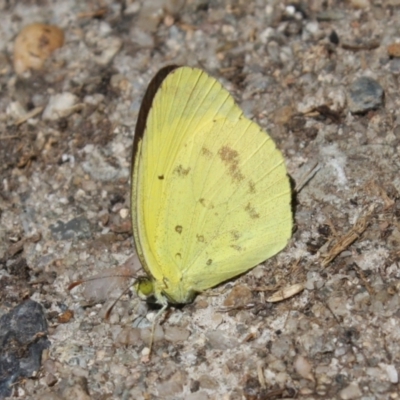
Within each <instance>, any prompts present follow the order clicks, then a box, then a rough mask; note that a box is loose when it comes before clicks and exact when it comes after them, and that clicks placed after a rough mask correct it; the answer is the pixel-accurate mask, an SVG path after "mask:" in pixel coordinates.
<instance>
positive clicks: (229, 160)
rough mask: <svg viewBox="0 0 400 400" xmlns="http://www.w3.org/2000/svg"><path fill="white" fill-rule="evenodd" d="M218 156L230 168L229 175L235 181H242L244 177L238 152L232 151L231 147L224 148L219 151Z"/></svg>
mask: <svg viewBox="0 0 400 400" xmlns="http://www.w3.org/2000/svg"><path fill="white" fill-rule="evenodd" d="M218 155H219V156H220V158H221V160H222V162H223V163H224V164H225V166H226V167H227V168H228V173H229V175H230V176H231V177H232V179H233V181H236V182H240V181H242V180H243V179H244V175H243V174H242V172H241V171H240V168H239V153H238V152H237V151H236V150H233V149H231V148H230V147H229V146H223V147H221V148H220V149H219V151H218Z"/></svg>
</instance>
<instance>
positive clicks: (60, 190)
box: [0, 0, 400, 400]
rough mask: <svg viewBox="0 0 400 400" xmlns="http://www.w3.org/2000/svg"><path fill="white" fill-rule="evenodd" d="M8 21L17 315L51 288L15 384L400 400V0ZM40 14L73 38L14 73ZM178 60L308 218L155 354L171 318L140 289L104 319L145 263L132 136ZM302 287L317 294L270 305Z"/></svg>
mask: <svg viewBox="0 0 400 400" xmlns="http://www.w3.org/2000/svg"><path fill="white" fill-rule="evenodd" d="M0 15H1V24H0V87H1V91H0V160H1V163H0V177H1V181H0V188H1V189H0V190H1V192H0V213H1V214H0V217H1V222H0V261H1V266H2V269H1V270H0V287H1V294H0V296H1V305H0V314H1V315H4V314H5V313H7V312H9V311H10V310H11V309H12V308H13V307H15V306H17V305H18V304H20V303H22V302H23V301H24V299H27V298H31V299H32V300H35V301H36V302H38V303H40V304H41V305H42V306H43V309H44V312H45V316H46V319H47V321H48V325H49V333H48V339H49V340H50V343H51V345H50V347H49V348H48V349H47V350H45V351H44V353H43V356H42V367H41V369H40V370H39V371H38V372H37V373H36V374H35V377H33V378H29V379H23V380H21V381H19V382H18V384H16V385H14V394H15V395H16V396H19V397H21V398H37V399H47V400H50V399H54V400H56V399H71V398H75V399H76V400H80V399H110V398H114V399H138V400H140V399H145V400H148V399H189V400H203V399H232V400H233V399H279V398H298V399H343V400H344V399H365V400H367V399H368V400H372V399H398V398H400V395H399V394H398V393H399V392H400V390H399V379H398V372H399V370H400V312H399V303H400V299H399V290H400V280H399V279H400V268H399V243H400V224H399V215H400V202H399V201H400V196H399V191H400V177H399V168H400V159H399V155H398V152H399V149H400V142H399V138H400V114H399V111H398V110H399V109H400V97H399V96H398V92H399V87H398V86H399V78H398V77H399V74H400V58H399V57H400V1H399V0H387V1H384V0H382V1H373V0H348V1H346V2H343V1H339V0H329V1H324V2H322V1H309V2H300V3H297V2H289V1H277V0H256V1H242V0H230V1H222V0H209V1H207V0H187V1H186V3H185V2H184V1H179V0H178V1H172V0H170V1H161V0H154V1H144V0H143V1H141V2H138V1H133V0H126V1H122V0H121V1H119V2H118V1H115V2H112V1H108V0H103V1H101V2H80V1H77V0H75V1H74V0H65V1H62V2H61V1H59V2H50V1H48V0H36V1H35V0H32V1H19V2H17V1H5V0H0ZM34 22H41V23H46V24H52V25H56V26H58V27H59V28H61V29H62V30H63V31H64V35H65V42H64V45H63V46H62V47H61V48H59V49H58V50H57V51H55V52H54V53H53V54H52V55H51V56H50V57H49V58H48V59H47V60H46V61H45V63H44V65H43V67H42V68H41V69H40V70H37V71H31V72H29V71H28V72H24V73H21V74H19V75H18V76H17V75H16V73H15V70H14V66H13V48H14V42H15V38H16V36H17V34H18V32H20V30H21V29H22V28H23V27H24V26H26V25H28V24H31V23H34ZM50 34H51V33H50ZM172 63H173V64H180V65H190V66H197V67H201V68H203V69H204V70H206V71H207V72H208V73H210V74H211V75H213V76H215V77H216V78H217V79H219V80H220V81H221V82H222V83H223V84H224V86H225V87H226V88H227V89H228V90H229V91H230V92H231V93H232V94H233V95H234V96H235V98H236V100H237V101H238V103H239V104H240V105H241V107H242V108H243V109H244V111H245V113H246V115H247V116H249V117H250V118H252V119H254V120H255V121H257V122H258V123H259V124H260V125H261V126H262V127H263V128H265V129H266V130H267V131H268V132H269V133H270V134H271V136H272V137H273V138H274V140H275V141H276V143H277V146H278V147H279V148H280V149H281V150H282V152H283V153H284V156H285V158H286V161H287V166H288V170H289V173H290V175H291V176H292V178H293V180H294V182H295V184H296V185H297V188H298V189H299V190H298V194H297V195H296V197H295V202H294V203H295V204H294V206H295V216H294V217H295V222H296V230H295V232H294V234H293V237H292V239H291V241H290V243H289V245H288V246H287V247H286V249H285V250H284V251H282V252H281V253H280V254H279V255H278V256H276V257H274V258H272V259H270V260H268V261H267V262H266V263H264V264H263V265H260V266H257V267H256V268H255V269H254V270H252V271H251V272H249V273H247V274H245V275H244V276H242V277H240V278H238V279H235V280H233V281H232V282H229V283H227V284H224V285H221V286H219V287H217V288H214V289H211V290H209V291H208V292H207V293H204V294H203V295H200V296H198V297H197V298H196V300H195V301H194V303H193V304H190V305H186V306H184V307H181V308H173V307H172V308H171V309H170V310H169V312H168V313H167V314H166V315H165V318H164V319H163V321H162V324H161V325H159V326H158V327H157V330H156V334H155V343H154V349H153V354H152V357H151V359H150V361H148V347H147V346H148V340H149V329H150V327H151V321H152V318H154V315H155V313H156V312H157V310H155V309H154V308H152V307H151V306H148V305H147V304H146V303H144V302H142V301H141V300H139V299H138V298H137V296H136V294H135V293H134V290H133V289H132V290H130V291H128V292H127V293H125V295H124V296H123V297H122V298H121V300H120V301H119V302H118V303H117V304H116V306H115V307H114V309H113V312H112V313H111V316H110V318H109V319H108V320H105V318H104V315H105V312H106V311H107V309H108V307H109V305H110V302H112V301H113V298H115V297H117V296H118V295H119V294H120V292H121V288H122V287H126V286H127V285H128V284H129V282H132V280H128V277H127V276H128V275H132V274H135V273H136V272H135V271H137V270H138V266H137V262H135V259H134V257H133V254H134V247H133V240H132V236H131V231H130V229H131V228H130V217H129V193H130V189H129V181H130V176H129V175H130V157H131V146H132V139H133V132H134V127H135V123H136V117H137V113H138V109H139V106H140V102H141V98H142V96H143V94H144V91H145V89H146V86H147V84H148V83H149V81H150V79H151V78H152V76H153V75H154V74H155V73H156V72H157V71H158V70H159V68H161V67H162V66H164V65H168V64H172ZM96 274H99V275H100V276H103V279H100V280H95V281H91V282H89V283H88V284H86V285H81V286H80V287H77V288H75V289H73V290H72V291H68V290H67V287H68V285H69V284H70V283H71V282H73V281H75V280H77V279H80V278H89V277H91V276H94V275H96ZM109 275H113V276H112V277H108V276H109ZM116 275H117V276H116ZM293 284H303V285H304V287H305V289H304V290H303V291H302V292H301V293H298V294H296V295H294V296H293V297H291V298H288V299H286V300H284V301H281V302H278V303H270V302H268V301H267V299H268V297H269V296H271V295H272V294H273V293H275V292H276V291H277V290H279V289H282V288H286V287H288V286H290V285H293ZM103 300H106V302H105V303H103Z"/></svg>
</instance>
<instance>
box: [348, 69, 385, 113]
mask: <svg viewBox="0 0 400 400" xmlns="http://www.w3.org/2000/svg"><path fill="white" fill-rule="evenodd" d="M383 95H384V91H383V88H382V86H381V85H380V84H379V82H377V81H376V80H375V79H372V78H369V77H367V76H363V77H361V78H358V79H356V80H355V81H354V82H353V83H352V84H351V86H350V89H349V92H348V104H349V109H350V111H351V112H352V113H364V112H367V111H369V110H373V109H375V108H378V107H380V106H381V105H382V104H383Z"/></svg>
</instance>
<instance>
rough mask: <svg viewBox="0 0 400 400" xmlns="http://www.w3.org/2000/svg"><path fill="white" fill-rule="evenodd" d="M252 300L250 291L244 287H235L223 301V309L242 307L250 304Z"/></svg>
mask: <svg viewBox="0 0 400 400" xmlns="http://www.w3.org/2000/svg"><path fill="white" fill-rule="evenodd" d="M252 298H253V295H252V292H251V290H250V289H249V288H248V287H247V286H244V285H237V286H235V287H234V288H233V289H232V290H231V291H230V293H229V294H228V296H227V297H226V299H225V301H224V306H225V307H242V306H245V305H247V304H249V303H251V301H252Z"/></svg>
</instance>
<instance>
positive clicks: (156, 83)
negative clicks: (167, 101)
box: [131, 65, 179, 176]
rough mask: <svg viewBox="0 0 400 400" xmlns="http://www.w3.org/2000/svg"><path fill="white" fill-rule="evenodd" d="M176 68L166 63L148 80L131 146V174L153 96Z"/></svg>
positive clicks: (177, 66)
mask: <svg viewBox="0 0 400 400" xmlns="http://www.w3.org/2000/svg"><path fill="white" fill-rule="evenodd" d="M177 68H179V65H167V66H166V67H163V68H161V69H160V70H159V71H158V72H157V74H156V75H155V76H154V78H153V79H152V80H151V81H150V83H149V86H147V89H146V93H145V94H144V97H143V100H142V104H141V105H140V110H139V114H138V118H137V121H136V128H135V137H134V139H133V147H132V164H131V176H133V168H134V165H135V160H136V157H137V156H138V154H137V149H138V145H139V141H140V140H141V139H142V138H143V135H144V131H145V129H146V123H147V117H148V115H149V112H150V109H151V106H152V104H153V100H154V96H155V95H156V93H157V91H158V89H159V88H160V86H161V85H162V83H163V82H164V79H165V78H166V77H167V76H168V75H169V74H170V73H171V72H172V71H173V70H175V69H177Z"/></svg>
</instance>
